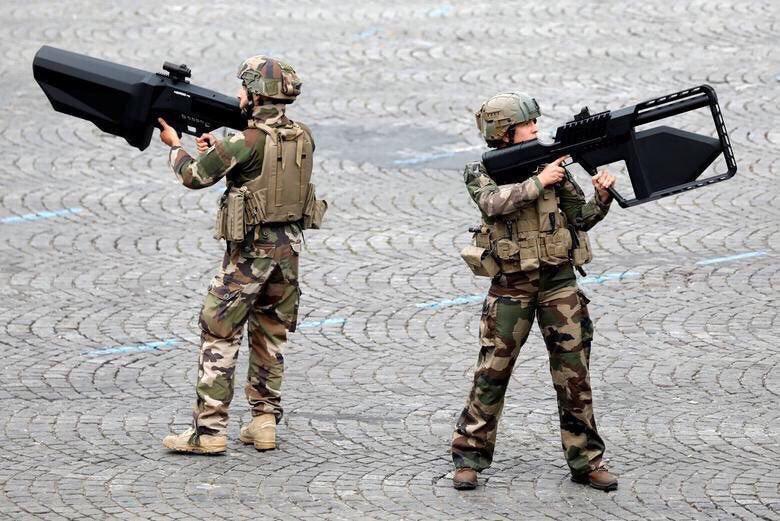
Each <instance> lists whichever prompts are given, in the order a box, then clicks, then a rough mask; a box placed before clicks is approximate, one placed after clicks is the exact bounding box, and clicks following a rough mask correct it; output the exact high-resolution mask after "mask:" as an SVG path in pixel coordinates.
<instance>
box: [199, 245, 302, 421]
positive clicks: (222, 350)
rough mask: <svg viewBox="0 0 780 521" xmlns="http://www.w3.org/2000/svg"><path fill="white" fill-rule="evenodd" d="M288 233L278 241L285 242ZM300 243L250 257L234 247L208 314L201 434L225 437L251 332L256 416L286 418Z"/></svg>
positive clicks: (203, 318)
mask: <svg viewBox="0 0 780 521" xmlns="http://www.w3.org/2000/svg"><path fill="white" fill-rule="evenodd" d="M285 236H286V235H285V234H284V233H279V234H278V235H277V234H274V235H273V237H274V238H277V237H285ZM299 249H300V243H299V242H298V243H290V242H289V241H284V240H276V241H275V243H271V244H254V245H253V248H252V249H251V251H250V252H249V253H247V251H246V250H242V249H241V248H239V247H238V246H237V245H235V244H232V243H231V244H229V246H228V249H227V251H226V252H225V257H224V260H223V261H222V267H221V269H220V270H219V273H218V274H217V275H216V276H215V277H214V279H213V280H212V282H211V286H210V287H209V291H208V294H207V295H206V300H205V302H204V304H203V309H202V310H201V314H200V328H201V349H200V358H199V362H198V382H197V385H196V393H197V401H196V404H195V407H194V410H193V424H194V427H195V429H196V432H197V433H198V434H199V435H200V434H209V435H219V436H222V435H225V434H226V432H227V420H228V406H229V405H230V402H231V400H232V398H233V378H234V372H235V366H236V359H237V358H238V349H239V345H240V344H241V340H242V337H243V333H244V324H247V323H248V327H247V328H248V331H249V374H248V375H247V382H246V387H245V393H246V397H247V400H248V401H249V406H250V408H251V410H252V415H253V416H258V415H260V414H265V413H272V414H274V415H276V421H277V422H278V421H279V420H280V419H281V417H282V406H281V390H282V377H283V373H284V356H283V349H284V346H285V343H286V342H287V331H288V330H290V331H294V330H295V323H296V320H297V313H298V300H299V296H300V291H299V289H298V253H297V251H298V250H299Z"/></svg>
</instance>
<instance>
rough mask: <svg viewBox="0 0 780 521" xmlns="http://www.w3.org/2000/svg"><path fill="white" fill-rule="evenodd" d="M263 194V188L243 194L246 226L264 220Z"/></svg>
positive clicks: (264, 191) (264, 193)
mask: <svg viewBox="0 0 780 521" xmlns="http://www.w3.org/2000/svg"><path fill="white" fill-rule="evenodd" d="M265 195H266V189H265V188H262V189H260V190H256V191H254V192H251V191H248V192H246V194H245V195H244V221H245V223H246V225H247V226H254V225H256V224H260V223H262V222H265Z"/></svg>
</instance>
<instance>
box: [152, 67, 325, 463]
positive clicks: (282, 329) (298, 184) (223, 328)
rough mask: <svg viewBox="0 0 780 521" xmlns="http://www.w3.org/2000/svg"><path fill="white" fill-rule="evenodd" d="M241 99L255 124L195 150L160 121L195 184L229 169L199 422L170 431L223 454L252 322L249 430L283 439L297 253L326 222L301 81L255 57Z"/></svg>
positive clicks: (182, 174)
mask: <svg viewBox="0 0 780 521" xmlns="http://www.w3.org/2000/svg"><path fill="white" fill-rule="evenodd" d="M238 78H239V79H240V80H241V81H242V86H241V89H240V90H239V94H238V97H239V101H240V104H241V108H242V111H243V113H244V115H245V116H246V118H247V122H248V124H247V129H246V130H244V131H243V132H238V133H235V134H232V135H230V136H228V137H227V138H226V139H224V140H217V139H215V138H214V136H212V135H210V134H204V135H203V136H201V137H200V138H198V139H197V140H196V142H197V146H198V151H199V152H200V153H201V154H200V156H199V157H198V158H197V159H195V158H193V157H191V156H190V155H189V154H188V153H187V152H186V151H185V150H184V149H183V148H182V147H181V144H180V142H179V138H178V136H177V135H176V132H175V131H174V130H173V129H172V128H171V127H169V126H168V125H167V123H166V122H165V121H164V120H162V119H161V120H160V126H161V127H162V130H161V133H160V138H161V140H162V141H163V142H164V143H166V144H167V145H169V146H170V147H171V151H170V165H171V168H172V169H173V171H174V173H175V174H176V177H177V178H178V179H179V181H180V182H181V183H182V184H183V185H184V186H186V187H187V188H193V189H199V188H205V187H207V186H211V185H213V184H215V183H216V182H218V181H219V180H220V179H222V178H223V177H225V178H226V184H227V188H226V190H225V192H224V194H223V195H222V197H221V198H220V204H219V209H218V215H217V223H216V230H215V237H216V238H217V239H225V240H226V251H225V255H224V258H223V260H222V266H221V268H220V270H219V272H218V273H217V275H216V276H215V277H214V279H213V280H212V281H211V285H210V286H209V290H208V293H207V295H206V299H205V302H204V304H203V308H202V310H201V313H200V321H199V322H200V329H201V348H200V357H199V361H198V381H197V384H196V387H195V390H196V394H197V399H196V403H195V407H194V411H193V420H192V427H191V428H190V429H188V430H187V431H185V432H184V433H182V434H178V435H176V434H172V435H169V436H166V437H165V439H164V440H163V445H164V446H165V447H167V448H169V449H172V450H176V451H181V452H195V453H206V454H213V453H222V452H225V450H226V445H227V436H226V434H227V420H228V406H229V405H230V401H231V399H232V398H233V379H234V371H235V364H236V359H237V357H238V348H239V345H240V344H241V340H242V337H243V332H244V325H245V324H248V333H249V335H248V336H249V374H248V376H247V383H246V387H245V392H246V397H247V400H248V401H249V406H250V408H251V412H252V416H253V419H252V422H251V423H250V424H248V425H247V426H245V427H244V428H242V429H241V432H240V436H239V437H240V439H241V441H243V442H244V443H247V444H253V445H254V446H255V448H257V449H258V450H268V449H274V448H276V424H277V423H278V422H279V420H280V419H281V417H282V405H281V390H282V377H283V373H284V355H283V352H284V346H285V343H286V342H287V332H288V331H295V325H296V319H297V313H298V299H299V296H300V290H299V288H298V255H299V253H300V251H301V239H302V230H303V229H306V228H319V225H320V222H321V220H322V216H323V214H324V212H325V209H326V207H327V205H326V204H325V202H324V201H318V200H317V199H316V197H315V193H314V185H313V184H311V183H310V178H311V172H312V155H313V152H314V142H313V140H312V136H311V132H310V130H309V128H308V127H306V126H305V125H303V124H301V123H297V122H293V121H292V120H290V119H289V118H288V117H287V115H286V113H285V108H286V105H287V104H288V103H291V102H292V101H294V100H295V99H296V97H297V96H298V94H299V93H300V87H301V82H300V80H299V79H298V76H297V75H296V73H295V71H294V70H293V68H292V67H290V66H289V65H287V64H286V63H284V62H281V61H279V60H275V59H273V58H267V57H265V56H254V57H252V58H250V59H248V60H246V61H244V62H243V63H242V64H241V66H240V68H239V71H238Z"/></svg>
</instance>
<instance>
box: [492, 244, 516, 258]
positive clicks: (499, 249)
mask: <svg viewBox="0 0 780 521" xmlns="http://www.w3.org/2000/svg"><path fill="white" fill-rule="evenodd" d="M495 249H496V255H497V256H498V258H499V259H501V260H517V259H518V258H519V254H520V246H519V245H518V243H516V242H515V241H513V240H511V239H499V240H498V241H496V246H495Z"/></svg>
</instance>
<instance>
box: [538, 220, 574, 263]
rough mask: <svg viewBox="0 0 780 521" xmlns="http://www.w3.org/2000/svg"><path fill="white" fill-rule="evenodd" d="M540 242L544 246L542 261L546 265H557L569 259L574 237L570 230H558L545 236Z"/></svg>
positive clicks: (542, 236)
mask: <svg viewBox="0 0 780 521" xmlns="http://www.w3.org/2000/svg"><path fill="white" fill-rule="evenodd" d="M539 242H540V243H541V246H542V257H543V259H542V260H543V261H546V263H549V264H552V265H557V264H561V263H563V262H565V261H567V260H568V259H569V250H571V247H572V237H571V232H569V229H568V228H558V229H557V230H555V231H554V232H553V233H546V234H543V235H541V236H540V238H539Z"/></svg>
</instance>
